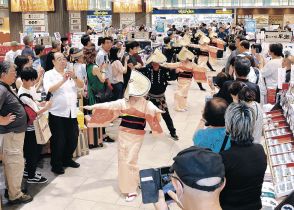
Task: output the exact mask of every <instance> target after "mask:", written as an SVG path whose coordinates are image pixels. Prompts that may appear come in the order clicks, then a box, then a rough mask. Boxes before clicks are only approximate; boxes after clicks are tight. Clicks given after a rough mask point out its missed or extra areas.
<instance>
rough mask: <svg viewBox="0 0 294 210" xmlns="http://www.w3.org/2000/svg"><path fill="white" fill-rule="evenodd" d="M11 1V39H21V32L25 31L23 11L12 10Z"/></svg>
mask: <svg viewBox="0 0 294 210" xmlns="http://www.w3.org/2000/svg"><path fill="white" fill-rule="evenodd" d="M10 4H11V3H10V1H8V5H9V7H8V8H9V28H10V38H11V40H15V41H18V42H19V41H20V40H19V38H20V37H19V33H20V32H23V26H22V13H21V12H10Z"/></svg>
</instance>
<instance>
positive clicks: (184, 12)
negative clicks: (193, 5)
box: [178, 9, 195, 14]
mask: <svg viewBox="0 0 294 210" xmlns="http://www.w3.org/2000/svg"><path fill="white" fill-rule="evenodd" d="M178 13H179V14H195V10H193V9H180V10H178Z"/></svg>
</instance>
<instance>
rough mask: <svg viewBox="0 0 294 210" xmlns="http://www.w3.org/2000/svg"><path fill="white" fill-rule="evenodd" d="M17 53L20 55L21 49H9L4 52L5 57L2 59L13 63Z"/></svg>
mask: <svg viewBox="0 0 294 210" xmlns="http://www.w3.org/2000/svg"><path fill="white" fill-rule="evenodd" d="M18 55H21V50H17V51H15V52H14V51H12V50H9V51H8V52H7V53H6V54H5V58H4V60H5V61H9V62H10V63H14V60H15V58H16V57H17V56H18Z"/></svg>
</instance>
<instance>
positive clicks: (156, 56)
mask: <svg viewBox="0 0 294 210" xmlns="http://www.w3.org/2000/svg"><path fill="white" fill-rule="evenodd" d="M152 62H153V63H165V62H166V57H165V56H164V55H163V54H162V52H160V50H158V49H156V50H155V51H154V53H153V54H152V55H151V56H150V57H149V58H148V60H147V61H146V64H149V63H152Z"/></svg>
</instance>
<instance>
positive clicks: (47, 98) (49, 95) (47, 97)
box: [45, 92, 53, 101]
mask: <svg viewBox="0 0 294 210" xmlns="http://www.w3.org/2000/svg"><path fill="white" fill-rule="evenodd" d="M52 96H53V95H52V93H50V92H48V93H47V95H46V98H45V101H50V99H51V98H52Z"/></svg>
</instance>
